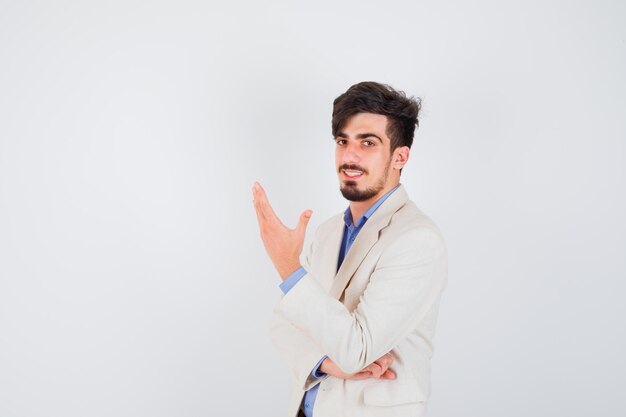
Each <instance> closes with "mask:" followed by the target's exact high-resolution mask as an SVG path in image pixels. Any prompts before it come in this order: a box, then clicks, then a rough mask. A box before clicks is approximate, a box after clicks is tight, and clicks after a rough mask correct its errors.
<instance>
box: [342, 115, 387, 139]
mask: <svg viewBox="0 0 626 417" xmlns="http://www.w3.org/2000/svg"><path fill="white" fill-rule="evenodd" d="M386 129H387V116H385V115H383V114H376V113H357V114H355V115H353V116H350V117H349V118H348V119H347V120H346V123H345V124H344V125H343V126H342V127H341V129H339V132H338V133H340V134H341V133H343V134H344V135H356V134H359V133H374V134H377V135H379V136H380V135H385V136H386V134H385V131H386ZM381 137H382V136H381Z"/></svg>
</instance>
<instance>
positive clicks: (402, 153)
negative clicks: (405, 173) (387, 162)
mask: <svg viewBox="0 0 626 417" xmlns="http://www.w3.org/2000/svg"><path fill="white" fill-rule="evenodd" d="M409 155H410V150H409V147H408V146H399V147H397V148H396V149H394V151H393V156H392V162H391V165H392V167H393V168H394V169H402V167H404V165H406V163H407V162H408V160H409Z"/></svg>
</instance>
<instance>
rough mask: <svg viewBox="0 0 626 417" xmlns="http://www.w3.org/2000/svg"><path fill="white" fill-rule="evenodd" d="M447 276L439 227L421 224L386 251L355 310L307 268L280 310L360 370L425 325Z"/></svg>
mask: <svg viewBox="0 0 626 417" xmlns="http://www.w3.org/2000/svg"><path fill="white" fill-rule="evenodd" d="M446 275H447V266H446V251H445V246H444V243H443V239H442V238H441V235H440V234H439V232H438V230H436V229H435V228H431V227H416V228H413V229H410V230H407V231H406V232H404V233H403V234H402V235H401V236H399V237H398V238H397V239H395V240H394V242H393V243H391V244H390V245H389V246H388V247H387V248H386V249H385V250H384V251H383V252H382V254H381V256H380V258H379V260H378V263H377V265H376V268H375V269H374V271H373V273H372V274H371V276H370V280H369V283H368V285H367V287H366V289H365V291H364V292H363V294H362V296H361V298H360V300H359V303H358V305H357V307H356V308H355V309H354V311H352V312H350V311H348V309H347V308H346V307H345V306H344V305H343V304H342V303H341V302H340V301H338V300H336V299H335V298H333V297H331V296H329V295H328V294H326V292H324V290H323V289H322V288H321V287H320V285H319V284H318V283H317V282H316V280H315V279H314V277H313V276H312V275H311V274H310V273H307V274H306V275H305V276H304V277H302V279H301V280H300V282H299V283H298V285H296V286H295V287H294V288H292V290H291V291H290V292H289V293H288V294H286V295H285V296H284V297H283V298H282V299H281V301H280V302H279V303H278V305H277V307H276V308H275V314H276V315H277V316H281V317H282V318H283V319H284V320H286V321H287V322H289V323H291V324H292V325H293V326H294V327H295V328H297V329H298V330H300V331H301V332H302V333H303V334H305V335H307V336H309V337H310V338H311V340H314V341H316V342H317V343H316V344H317V345H318V346H319V348H320V352H325V353H326V354H327V355H328V357H329V358H331V359H332V360H333V361H334V362H335V363H336V364H337V366H339V368H340V369H341V370H343V371H344V372H346V373H355V372H358V371H360V370H361V369H363V368H365V367H366V366H367V365H369V364H371V363H372V362H374V361H375V360H376V359H378V358H379V357H381V356H382V355H383V354H385V353H386V352H389V351H390V350H391V349H393V348H394V347H395V346H397V344H398V343H399V342H400V341H401V340H402V339H404V338H405V337H406V336H407V335H408V334H409V333H410V332H411V331H412V330H413V329H415V328H416V327H417V326H418V325H419V324H420V322H421V321H422V319H423V318H424V317H425V315H426V314H427V313H428V311H429V310H430V308H431V307H432V306H433V305H434V303H435V302H436V301H437V300H438V299H439V297H440V295H441V292H442V291H443V288H444V287H445V284H446ZM309 360H313V359H312V358H311V359H309Z"/></svg>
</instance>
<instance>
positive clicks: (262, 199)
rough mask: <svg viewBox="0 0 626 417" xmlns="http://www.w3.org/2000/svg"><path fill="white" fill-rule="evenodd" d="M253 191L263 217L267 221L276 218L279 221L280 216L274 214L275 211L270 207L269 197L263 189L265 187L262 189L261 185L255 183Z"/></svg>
mask: <svg viewBox="0 0 626 417" xmlns="http://www.w3.org/2000/svg"><path fill="white" fill-rule="evenodd" d="M253 190H254V199H255V201H257V202H258V205H259V209H260V210H261V211H262V213H263V216H265V218H267V219H270V218H275V219H277V220H278V216H276V213H274V209H273V208H272V206H271V205H270V202H269V200H268V199H267V195H266V194H265V190H264V189H263V187H261V184H259V183H258V182H255V183H254V187H253Z"/></svg>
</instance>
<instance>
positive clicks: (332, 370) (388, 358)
mask: <svg viewBox="0 0 626 417" xmlns="http://www.w3.org/2000/svg"><path fill="white" fill-rule="evenodd" d="M393 361H394V357H393V355H392V354H391V352H388V353H385V354H384V355H383V356H381V357H380V358H378V359H376V360H375V361H374V362H372V363H371V364H369V365H367V366H366V367H365V368H363V369H361V370H357V371H355V372H345V371H343V370H342V369H341V368H340V367H339V366H338V365H337V364H336V363H335V362H333V361H332V359H330V358H326V359H325V360H324V362H322V364H321V365H320V371H322V372H324V373H326V374H328V375H330V376H334V377H335V378H341V379H351V380H361V379H368V378H375V379H395V378H396V374H395V372H394V371H392V370H391V369H389V368H390V366H391V364H392V363H393Z"/></svg>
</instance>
